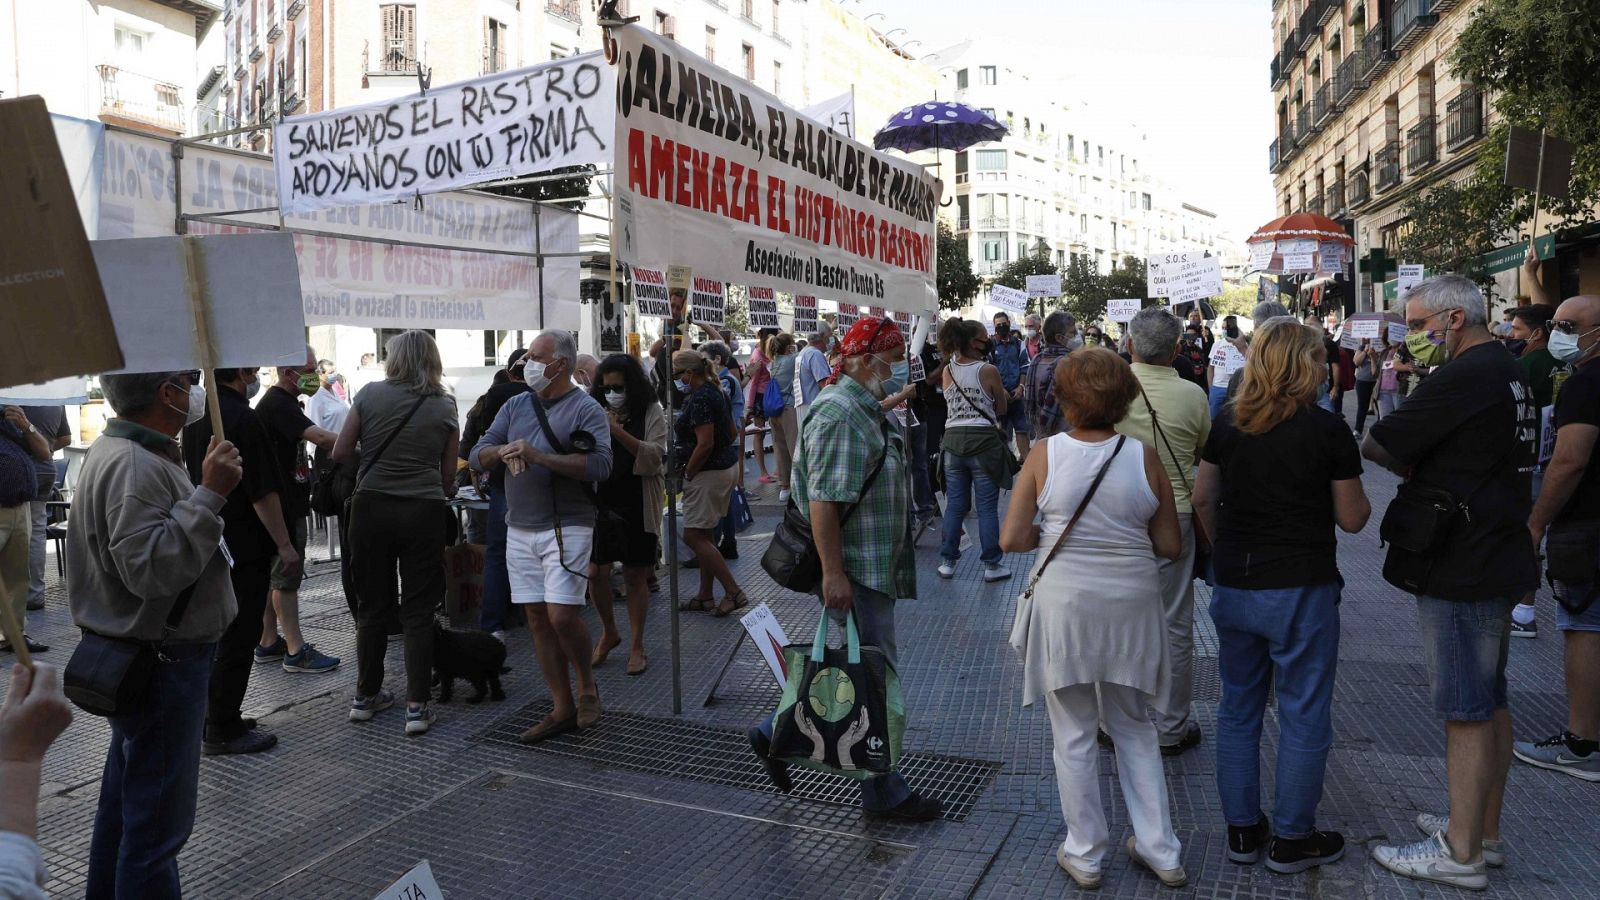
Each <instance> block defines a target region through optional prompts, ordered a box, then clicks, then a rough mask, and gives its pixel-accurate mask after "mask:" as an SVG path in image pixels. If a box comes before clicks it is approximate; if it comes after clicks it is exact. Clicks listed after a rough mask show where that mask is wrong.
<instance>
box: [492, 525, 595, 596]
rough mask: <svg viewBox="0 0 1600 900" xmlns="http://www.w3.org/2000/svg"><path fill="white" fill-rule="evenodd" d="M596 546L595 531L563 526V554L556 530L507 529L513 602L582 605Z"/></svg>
mask: <svg viewBox="0 0 1600 900" xmlns="http://www.w3.org/2000/svg"><path fill="white" fill-rule="evenodd" d="M593 545H594V529H593V528H585V527H578V526H573V525H566V526H562V528H561V543H560V547H561V550H562V551H563V552H560V553H558V552H557V544H556V532H555V529H551V530H549V531H533V530H531V529H527V528H518V527H516V526H515V525H511V526H507V528H506V574H507V575H508V576H510V579H511V602H512V603H561V604H564V605H566V606H582V605H583V604H584V601H585V600H586V598H587V596H588V592H589V581H588V579H587V578H585V577H583V576H584V575H585V574H586V573H588V571H589V549H590V547H592V546H593ZM563 562H564V563H566V566H565V568H563V566H562V563H563ZM568 570H570V571H568Z"/></svg>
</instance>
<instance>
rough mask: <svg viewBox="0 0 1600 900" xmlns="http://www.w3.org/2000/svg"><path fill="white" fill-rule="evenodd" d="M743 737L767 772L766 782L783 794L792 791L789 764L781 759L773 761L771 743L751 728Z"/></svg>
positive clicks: (758, 731) (759, 732)
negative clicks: (745, 737) (748, 740)
mask: <svg viewBox="0 0 1600 900" xmlns="http://www.w3.org/2000/svg"><path fill="white" fill-rule="evenodd" d="M745 735H746V736H747V737H749V738H750V749H751V750H754V751H755V753H756V759H759V760H761V767H762V768H764V769H766V770H767V780H769V781H771V782H772V786H773V787H775V788H777V789H778V790H780V791H783V792H784V793H785V794H787V793H789V792H790V791H793V790H794V782H793V781H792V780H790V778H789V764H788V763H786V762H784V761H783V760H781V759H773V758H772V757H771V756H770V755H768V754H770V753H771V752H772V741H771V740H770V739H769V738H768V737H767V736H766V735H765V734H762V733H761V729H759V728H756V727H754V726H752V727H751V728H750V730H749V731H747V732H745Z"/></svg>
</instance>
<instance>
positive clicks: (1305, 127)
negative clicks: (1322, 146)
mask: <svg viewBox="0 0 1600 900" xmlns="http://www.w3.org/2000/svg"><path fill="white" fill-rule="evenodd" d="M1294 139H1295V145H1296V146H1304V145H1305V144H1306V142H1308V141H1310V140H1311V109H1310V107H1306V106H1302V107H1300V111H1299V112H1297V113H1295V114H1294Z"/></svg>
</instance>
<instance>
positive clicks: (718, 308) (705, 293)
mask: <svg viewBox="0 0 1600 900" xmlns="http://www.w3.org/2000/svg"><path fill="white" fill-rule="evenodd" d="M689 305H690V306H691V307H692V308H693V309H694V323H695V324H696V325H715V326H716V327H718V328H721V327H722V326H723V325H725V324H727V308H728V286H727V285H725V284H723V283H722V282H720V281H717V280H715V279H713V278H701V277H699V276H695V278H694V280H693V281H692V282H691V283H690V287H689ZM777 316H778V304H777V302H776V301H774V302H773V304H772V317H773V318H774V319H776V318H777Z"/></svg>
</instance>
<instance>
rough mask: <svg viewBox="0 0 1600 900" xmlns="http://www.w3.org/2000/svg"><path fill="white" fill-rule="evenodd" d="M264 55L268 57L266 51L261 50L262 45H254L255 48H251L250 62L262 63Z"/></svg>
mask: <svg viewBox="0 0 1600 900" xmlns="http://www.w3.org/2000/svg"><path fill="white" fill-rule="evenodd" d="M264 55H266V51H265V50H262V49H261V45H260V44H254V45H253V46H251V48H250V61H251V62H260V61H261V57H262V56H264Z"/></svg>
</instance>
